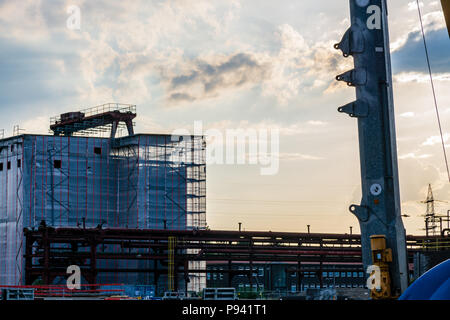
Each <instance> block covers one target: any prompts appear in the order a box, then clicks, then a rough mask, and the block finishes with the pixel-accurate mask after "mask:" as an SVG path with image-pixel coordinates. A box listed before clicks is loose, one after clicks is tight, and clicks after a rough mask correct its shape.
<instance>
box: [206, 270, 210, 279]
mask: <svg viewBox="0 0 450 320" xmlns="http://www.w3.org/2000/svg"><path fill="white" fill-rule="evenodd" d="M206 280H211V273H209V272H208V273H207V274H206Z"/></svg>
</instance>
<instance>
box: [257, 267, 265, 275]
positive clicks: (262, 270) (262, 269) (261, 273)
mask: <svg viewBox="0 0 450 320" xmlns="http://www.w3.org/2000/svg"><path fill="white" fill-rule="evenodd" d="M258 271H259V273H258V275H259V276H260V277H262V276H264V268H263V267H260V268H259V269H258Z"/></svg>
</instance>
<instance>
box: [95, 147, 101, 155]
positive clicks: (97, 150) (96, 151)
mask: <svg viewBox="0 0 450 320" xmlns="http://www.w3.org/2000/svg"><path fill="white" fill-rule="evenodd" d="M94 153H95V154H102V148H100V147H94Z"/></svg>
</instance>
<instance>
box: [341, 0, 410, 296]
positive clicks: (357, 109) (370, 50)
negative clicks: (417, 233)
mask: <svg viewBox="0 0 450 320" xmlns="http://www.w3.org/2000/svg"><path fill="white" fill-rule="evenodd" d="M350 14H351V27H350V28H349V29H348V31H347V32H346V33H345V34H344V36H343V38H342V40H341V42H340V43H338V44H336V45H335V49H340V50H341V51H342V53H343V55H344V57H348V56H352V57H353V60H354V65H355V68H354V69H353V70H350V71H347V72H345V73H343V74H341V75H338V76H337V77H336V80H338V81H344V82H346V83H347V85H349V86H352V87H355V89H356V101H354V102H351V103H348V104H346V105H344V106H342V107H340V108H338V111H339V112H342V113H347V114H349V115H350V116H351V117H354V118H357V119H358V131H359V148H360V162H361V184H362V200H361V204H360V205H356V204H354V205H351V206H350V211H351V212H352V213H353V214H354V215H355V216H356V217H357V218H358V220H359V224H360V228H361V246H362V252H363V264H364V267H365V269H367V268H368V267H369V266H371V265H374V264H377V263H378V264H381V263H383V269H384V270H385V271H384V274H383V275H382V276H384V277H386V281H385V285H386V286H389V290H388V289H387V288H385V291H383V292H382V293H381V294H373V295H372V298H374V299H378V298H394V297H397V296H399V295H400V294H401V293H402V292H403V291H404V290H405V289H406V288H407V286H408V270H407V253H406V235H405V229H404V226H403V222H402V218H401V212H400V197H399V194H400V192H399V178H398V167H397V146H396V136H395V121H394V103H393V92H392V72H391V59H390V49H389V32H388V19H387V4H386V0H350ZM373 235H377V236H378V237H376V238H374V242H372V243H371V240H372V239H371V236H373ZM379 235H382V236H384V237H385V240H384V241H385V243H386V246H385V248H383V249H382V250H386V249H390V250H391V251H392V261H389V260H390V259H387V257H388V256H384V257H382V259H381V260H378V259H374V256H373V254H372V253H373V252H378V251H379V250H381V249H380V248H381V247H383V246H380V241H379V240H377V239H380V238H379ZM381 243H382V242H381ZM371 244H372V245H374V246H373V247H372V248H371ZM383 252H387V251H383ZM376 257H377V256H375V258H376Z"/></svg>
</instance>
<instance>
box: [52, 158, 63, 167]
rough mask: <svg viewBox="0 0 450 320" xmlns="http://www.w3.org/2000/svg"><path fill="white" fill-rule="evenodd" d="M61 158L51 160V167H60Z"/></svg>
mask: <svg viewBox="0 0 450 320" xmlns="http://www.w3.org/2000/svg"><path fill="white" fill-rule="evenodd" d="M61 164H62V163H61V160H54V161H53V167H54V168H55V169H61Z"/></svg>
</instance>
